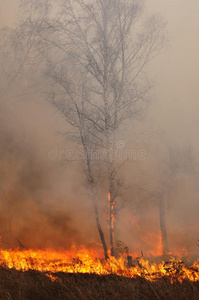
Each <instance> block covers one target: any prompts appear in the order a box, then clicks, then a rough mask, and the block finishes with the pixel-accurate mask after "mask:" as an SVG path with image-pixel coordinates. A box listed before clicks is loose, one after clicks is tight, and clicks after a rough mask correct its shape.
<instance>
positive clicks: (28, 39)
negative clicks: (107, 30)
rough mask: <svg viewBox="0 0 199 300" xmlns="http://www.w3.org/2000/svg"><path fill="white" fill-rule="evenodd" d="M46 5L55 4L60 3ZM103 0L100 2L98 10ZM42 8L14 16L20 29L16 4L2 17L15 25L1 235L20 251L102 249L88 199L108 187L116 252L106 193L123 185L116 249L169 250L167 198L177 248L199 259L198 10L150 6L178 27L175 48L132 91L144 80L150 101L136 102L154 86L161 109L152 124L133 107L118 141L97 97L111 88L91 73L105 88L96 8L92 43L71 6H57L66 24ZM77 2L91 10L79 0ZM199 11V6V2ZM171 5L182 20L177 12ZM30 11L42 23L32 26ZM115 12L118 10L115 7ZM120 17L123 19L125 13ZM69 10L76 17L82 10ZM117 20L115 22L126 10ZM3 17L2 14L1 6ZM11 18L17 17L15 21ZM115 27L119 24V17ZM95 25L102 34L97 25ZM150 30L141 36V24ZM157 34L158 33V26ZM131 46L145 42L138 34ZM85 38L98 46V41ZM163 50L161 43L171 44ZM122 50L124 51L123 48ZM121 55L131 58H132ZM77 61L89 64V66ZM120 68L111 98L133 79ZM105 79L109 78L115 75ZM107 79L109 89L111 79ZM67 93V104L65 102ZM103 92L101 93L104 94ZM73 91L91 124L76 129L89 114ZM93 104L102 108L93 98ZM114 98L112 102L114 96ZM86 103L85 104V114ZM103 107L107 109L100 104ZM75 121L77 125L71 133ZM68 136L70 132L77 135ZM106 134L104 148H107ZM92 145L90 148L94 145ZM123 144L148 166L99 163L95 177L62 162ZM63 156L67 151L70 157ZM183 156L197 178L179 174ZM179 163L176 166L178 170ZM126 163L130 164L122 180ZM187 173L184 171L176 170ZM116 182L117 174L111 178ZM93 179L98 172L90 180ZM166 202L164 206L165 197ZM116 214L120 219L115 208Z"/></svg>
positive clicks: (5, 79)
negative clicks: (164, 243) (163, 243)
mask: <svg viewBox="0 0 199 300" xmlns="http://www.w3.org/2000/svg"><path fill="white" fill-rule="evenodd" d="M3 2H4V1H3ZM3 2H2V3H3ZM44 2H45V3H46V4H48V3H49V4H50V1H44ZM44 2H42V3H44ZM103 2H104V1H102V0H100V1H99V3H103ZM119 2H120V1H119ZM119 2H118V3H119ZM178 2H179V1H178ZM10 3H11V1H10ZM26 3H27V1H23V7H22V8H23V9H25V8H27V7H26V6H25V4H26ZM37 3H38V4H39V1H32V2H31V3H29V4H28V5H29V8H28V9H27V10H26V14H25V12H24V13H23V15H21V16H23V19H22V18H21V17H20V18H21V19H19V17H17V16H16V17H15V22H16V23H12V22H11V20H12V17H11V15H13V17H14V13H13V12H12V10H11V8H9V9H8V10H7V18H6V17H4V18H3V19H2V20H3V21H1V22H2V25H5V24H6V25H7V24H8V25H10V27H7V28H5V27H4V28H2V29H1V41H0V62H1V64H0V68H1V74H0V88H1V90H0V97H1V103H0V105H1V115H0V118H1V119H0V122H1V132H0V139H1V150H0V153H1V157H0V165H1V184H0V186H1V199H2V201H1V204H0V205H1V211H0V215H1V231H0V235H1V236H2V245H3V246H4V247H7V246H12V247H14V246H16V245H17V241H16V239H19V240H21V241H23V243H24V245H26V246H27V247H36V248H37V247H40V248H41V247H44V248H45V247H70V246H71V244H72V242H75V243H76V244H87V245H94V244H96V242H97V243H99V244H100V239H99V237H98V231H99V227H98V231H97V227H96V225H95V223H96V214H95V213H93V206H92V205H91V202H90V193H89V186H90V188H91V190H92V185H93V184H94V185H95V189H97V191H98V192H97V196H96V197H97V210H98V211H99V212H98V215H99V220H100V222H101V225H102V228H103V232H104V233H103V234H104V239H106V241H107V244H108V246H109V245H110V242H109V236H110V233H109V227H110V222H109V223H108V219H109V221H111V220H110V218H111V216H112V212H111V203H110V206H109V208H108V205H109V203H108V197H107V193H110V194H113V193H114V192H113V191H112V190H111V185H112V184H113V182H114V184H116V185H117V186H114V191H116V190H117V188H118V195H119V197H120V201H118V210H117V211H118V214H116V222H115V228H114V231H115V240H116V241H117V240H118V241H122V242H123V243H124V244H125V245H127V246H128V247H129V248H130V250H131V251H137V250H138V251H140V250H143V251H145V252H147V251H150V250H151V248H153V247H152V245H151V244H150V243H151V241H150V239H152V240H156V239H157V243H158V236H159V233H160V229H161V225H160V223H161V222H159V203H163V202H164V205H163V206H164V208H163V210H164V213H163V214H165V216H166V228H167V238H168V244H169V245H168V247H169V250H170V249H175V248H176V249H180V248H182V247H184V248H187V249H188V250H189V249H190V250H192V251H193V252H194V251H197V249H196V241H197V239H198V236H197V227H198V225H199V224H198V223H199V221H198V217H197V212H198V208H199V207H198V201H197V198H198V193H199V191H198V184H197V181H198V175H197V172H198V171H197V170H198V146H199V144H198V141H197V126H198V123H197V122H198V116H197V108H198V102H197V92H198V89H197V80H196V78H197V76H196V66H198V64H199V62H198V60H196V59H198V58H197V56H196V55H194V54H195V53H197V50H198V48H199V46H198V45H199V41H198V40H196V36H197V34H196V33H197V28H198V26H197V22H198V20H197V19H196V18H195V10H192V9H191V8H189V10H187V9H185V6H187V5H186V4H185V2H184V1H183V4H182V6H181V8H180V9H179V7H178V8H177V7H176V6H177V5H175V4H173V6H172V4H170V7H169V4H168V3H167V5H168V6H167V5H166V2H165V4H162V7H161V5H160V4H159V3H157V1H149V2H148V3H147V4H146V9H145V13H146V15H144V17H143V19H144V18H145V17H146V18H147V17H148V16H150V15H151V13H153V12H155V13H156V12H157V11H158V12H160V13H161V15H163V18H164V19H165V20H166V21H168V24H167V27H166V29H165V31H167V32H168V37H169V41H168V45H167V46H166V47H165V48H164V49H163V50H162V52H161V54H160V55H159V56H157V57H156V58H155V60H152V61H151V62H150V64H149V65H147V68H146V73H147V74H149V77H150V78H151V79H152V81H148V79H147V80H146V77H145V73H142V78H141V77H140V78H141V79H142V80H140V81H138V82H136V84H135V85H132V87H133V92H134V91H135V90H136V89H137V90H136V92H137V91H138V90H139V84H141V85H143V86H142V89H140V90H139V91H142V92H143V94H142V95H141V94H140V92H139V93H138V92H137V94H136V95H137V98H139V100H140V99H141V100H145V99H144V98H145V91H147V92H148V90H149V87H151V86H152V85H154V86H155V88H153V89H152V90H150V93H148V95H147V99H150V102H151V104H150V106H149V107H147V109H146V111H145V112H146V114H145V113H144V115H143V114H142V117H143V118H142V117H141V116H139V118H138V120H136V122H132V121H131V120H129V118H130V115H131V114H132V115H133V111H131V108H132V107H131V108H130V106H127V107H128V110H127V112H128V114H129V115H127V118H126V120H125V122H124V123H122V125H121V126H118V127H120V128H117V129H118V131H117V134H116V136H115V135H114V134H115V132H116V131H114V130H112V129H113V128H112V127H113V126H114V122H113V123H111V124H110V131H111V134H109V133H108V134H107V130H106V129H107V128H108V127H106V126H105V127H104V130H101V129H102V128H101V129H100V130H101V133H100V134H101V136H100V135H99V128H100V126H101V125H102V124H103V122H102V121H99V120H100V118H102V116H101V115H100V113H99V112H100V110H101V109H102V107H101V106H100V105H98V104H99V102H98V99H99V98H100V97H101V96H99V95H100V94H102V89H101V87H103V88H104V91H106V88H105V86H103V84H101V87H100V84H99V85H97V84H96V82H94V81H92V80H91V76H90V75H91V74H92V76H93V75H94V78H95V80H98V83H99V82H100V80H101V79H100V76H101V74H100V72H101V70H100V68H99V65H100V64H99V62H97V61H96V55H95V52H94V51H96V48H95V47H94V48H92V49H93V52H92V51H91V52H90V56H88V49H89V50H90V49H91V47H93V46H95V45H100V33H98V35H96V32H95V30H94V29H93V25H92V21H91V20H89V17H88V16H92V14H91V15H89V14H90V13H93V16H95V13H94V11H93V7H92V6H89V7H88V8H89V9H90V12H89V11H87V13H88V16H87V17H86V20H84V19H82V20H81V22H82V24H83V26H84V27H83V28H84V30H85V31H84V32H83V33H82V34H86V33H88V37H89V41H88V40H85V39H84V40H82V39H81V36H80V35H79V32H78V30H77V27H75V26H77V25H78V24H79V23H76V24H74V23H72V21H71V20H72V19H70V20H68V19H67V18H66V17H65V14H64V13H66V12H64V10H62V14H59V10H58V8H57V9H56V13H57V16H58V15H59V19H58V18H57V17H56V14H55V9H54V10H51V11H50V12H49V13H48V7H46V8H45V9H43V8H44V7H43V8H42V9H41V7H40V6H38V10H35V11H34V9H33V5H34V4H37ZM67 3H69V2H68V1H67ZM77 3H83V2H82V1H77ZM110 3H111V1H110ZM135 3H137V2H135ZM139 3H140V2H139ZM63 4H65V9H66V7H67V6H66V2H65V3H64V1H63ZM6 5H9V4H0V10H1V9H2V6H3V9H5V8H6ZM139 5H140V4H139ZM139 5H138V8H139V9H140V6H139ZM179 5H180V4H179ZM183 5H184V6H183ZM195 5H196V6H197V9H199V7H198V4H195ZM31 6H32V8H31ZM171 7H172V9H173V10H174V12H175V13H174V12H172V10H171ZM31 9H32V13H33V14H32V17H33V19H32V20H31V19H30V18H29V19H28V14H29V13H30V12H31ZM67 9H69V8H67ZM83 9H84V8H83ZM114 9H117V7H116V8H114ZM139 9H138V11H137V12H136V13H137V14H138V19H139V18H141V15H140V10H139ZM177 9H179V11H180V10H182V14H181V15H180V16H179V17H178V18H177V19H175V20H174V16H175V14H176V10H177ZM49 10H50V7H49ZM105 11H106V12H107V14H108V13H109V12H108V10H105ZM118 11H119V12H120V13H121V11H122V9H121V8H120V9H119V10H118ZM185 11H186V12H187V14H188V15H189V16H191V17H192V21H188V20H185V19H186V18H185V16H186V14H185ZM9 12H10V14H9ZM70 12H71V15H70V16H72V17H73V21H74V20H75V19H74V15H72V10H71V11H70ZM67 13H68V11H67ZM111 13H112V14H113V15H115V11H114V13H113V12H111ZM1 15H3V12H2V10H1ZM26 16H27V19H26ZM91 19H92V18H91ZM6 20H8V22H7V23H6ZM24 20H26V21H25V22H24ZM108 20H109V21H110V17H109V19H108ZM139 20H140V19H139ZM194 20H195V21H194ZM69 21H70V22H71V23H70V22H69ZM183 21H184V22H183ZM67 22H69V24H70V26H71V27H70V34H68V32H66V31H64V30H65V26H66V28H69V25H68V27H67ZM111 22H116V20H115V19H114V18H112V19H111ZM111 22H110V24H112V23H111ZM82 24H81V26H82ZM139 24H141V23H139ZM151 24H152V23H150V25H151ZM155 24H156V23H153V26H154V27H153V31H151V33H155V31H154V30H156V29H158V30H160V29H161V28H160V27H158V28H155ZM182 24H183V25H184V26H183V27H182ZM63 25H64V26H63ZM91 25H92V27H89V26H91ZM139 26H140V25H138V29H140V28H141V27H139ZM90 28H91V29H90ZM114 28H116V27H115V26H114ZM147 29H148V30H149V26H147ZM136 30H137V29H136ZM189 30H190V32H191V34H190V35H189ZM89 31H90V32H89ZM144 32H145V31H144ZM149 32H150V30H149ZM117 33H118V31H117V30H115V33H114V29H113V34H115V36H114V38H113V39H112V41H113V42H115V41H116V40H119V38H118V36H117ZM92 34H93V35H94V36H95V35H96V41H95V42H93V41H91V40H92V38H91V37H92ZM75 35H77V36H78V38H77V40H76V41H74V39H75ZM66 36H67V38H68V40H67V39H66ZM148 37H149V36H148ZM194 37H195V38H194ZM140 39H141V36H140ZM66 40H67V43H68V44H67V43H66V42H65V41H66ZM132 40H133V41H134V39H133V36H132ZM156 40H157V39H156ZM85 41H88V42H89V45H87V44H86V43H85ZM109 42H111V39H109ZM76 43H77V44H76ZM138 43H139V39H138ZM136 45H137V44H136ZM158 45H159V46H161V42H160V41H159V44H158ZM184 45H186V47H184ZM191 45H192V49H191ZM131 47H132V45H131ZM79 49H81V51H80V52H78V50H79ZM104 49H105V48H104ZM131 49H132V48H131ZM145 49H146V48H145ZM156 49H157V48H156ZM105 50H106V49H105ZM105 50H104V51H105ZM117 50H118V52H119V51H121V52H120V53H122V47H121V48H119V42H118V45H117ZM157 50H159V49H157ZM135 51H136V50H135ZM157 52H159V51H157ZM85 53H86V55H85ZM103 53H105V52H103ZM146 53H147V52H146ZM114 54H115V49H114V51H113V53H110V58H111V60H112V65H113V66H114V67H117V66H118V61H117V58H118V57H117V56H116V57H115V58H114ZM118 55H119V57H120V58H121V57H122V55H121V54H118ZM104 57H105V56H104ZM99 58H101V57H100V56H99ZM186 58H187V59H186ZM77 59H79V62H78V63H77ZM114 59H115V62H116V61H117V64H116V65H114ZM136 59H137V60H136V62H137V61H139V59H140V61H139V62H140V63H142V62H141V59H145V54H144V53H142V55H141V56H138V57H137V58H136ZM121 61H122V60H121ZM79 64H81V66H82V67H81V68H80V65H79ZM136 67H137V65H136ZM136 67H135V68H136ZM118 70H119V69H114V71H113V72H112V74H113V75H114V76H112V77H111V79H110V82H111V83H110V85H109V87H107V90H108V89H109V88H110V87H111V89H112V90H111V89H110V90H111V92H110V93H112V94H114V92H115V94H118V91H119V89H118V82H119V83H120V84H121V81H122V80H121V77H119V76H118V77H117V76H116V73H117V71H118ZM125 72H127V74H126V78H128V80H131V78H130V71H129V70H127V71H125ZM128 72H129V73H128ZM117 75H118V73H117ZM102 78H105V74H104V77H103V76H102ZM114 80H115V82H113V81H114ZM105 82H106V83H107V82H108V80H107V78H105V81H104V83H105ZM129 82H130V81H129ZM143 82H145V83H146V84H143ZM60 86H62V89H60ZM77 88H78V89H79V90H78V89H77ZM63 90H64V93H65V97H66V98H65V99H67V105H65V104H64V105H63V101H64V100H63V94H62V92H63ZM77 91H78V93H77ZM120 91H121V89H120ZM80 92H81V97H80V95H79V94H80ZM125 92H126V95H127V94H128V96H126V95H125V97H124V99H125V100H126V101H128V100H127V99H130V98H131V93H130V89H129V90H126V91H125ZM97 93H98V96H96V95H97ZM74 94H76V96H75V97H76V98H75V104H78V106H76V107H77V108H78V110H77V111H79V112H80V115H81V116H84V120H82V118H81V128H80V127H78V126H77V123H78V122H77V116H78V115H77V111H76V114H75V110H74V102H73V101H74ZM77 94H78V95H77ZM94 95H95V96H94ZM128 97H129V98H128ZM102 98H103V97H102ZM105 98H106V97H104V99H105ZM121 98H122V95H119V96H118V99H121ZM135 98H136V97H135V96H134V99H135ZM47 99H48V100H49V99H51V102H53V103H54V104H55V105H56V107H57V108H58V110H59V111H61V112H62V113H63V116H61V115H60V113H58V112H55V109H54V108H53V106H50V105H49V103H48V101H47ZM69 99H71V101H70V100H69ZM88 99H89V101H88ZM94 99H97V100H95V101H94ZM110 99H111V100H112V99H113V97H112V98H110ZM115 99H117V97H116V98H115ZM86 101H87V102H86ZM82 103H84V105H85V107H82V106H81V107H80V105H82ZM123 103H124V102H123ZM126 103H127V102H126ZM91 105H92V109H91ZM96 105H97V107H95V108H94V106H96ZM65 108H66V110H65ZM80 108H81V110H80ZM142 108H143V107H142V105H139V109H137V107H136V108H135V107H134V109H135V111H136V112H137V111H138V110H142ZM112 112H113V110H112V111H111V110H110V111H109V109H108V111H107V112H106V113H107V114H106V113H105V114H106V116H107V118H106V116H105V118H104V120H103V121H104V122H106V121H107V122H108V116H109V115H110V113H112ZM60 116H61V117H60ZM120 117H121V116H120ZM66 119H67V121H69V123H70V125H72V126H70V125H68V122H66ZM102 119H103V118H102ZM85 120H86V121H85ZM88 120H90V122H92V123H93V122H95V126H91V124H90V123H89V122H88ZM133 120H134V118H133ZM82 122H83V123H82ZM78 124H80V123H78ZM107 124H108V123H107ZM107 124H106V125H107ZM111 126H112V127H111ZM116 127H117V126H116ZM77 128H78V130H79V131H78V130H77ZM82 128H83V135H82V136H81V134H80V133H81V132H82V131H81V130H80V129H82ZM108 130H109V129H108ZM77 131H78V132H79V133H78V134H79V136H78V135H77ZM66 132H69V134H67V135H66V134H65V133H66ZM86 132H87V133H86ZM88 132H89V134H88ZM85 133H86V134H85ZM112 133H113V134H112ZM91 135H92V138H91ZM94 136H97V138H94ZM79 138H80V139H79ZM81 138H83V140H82V139H81ZM99 138H100V139H101V140H100V143H99V145H97V139H99ZM82 141H85V143H84V144H83V143H82ZM119 141H120V142H121V141H123V142H124V148H122V149H121V152H122V151H123V152H124V151H125V150H127V151H134V153H136V155H137V157H138V154H139V153H140V152H141V151H144V153H145V156H144V158H145V159H144V160H142V159H129V160H127V161H126V163H125V164H123V163H122V161H121V160H120V159H119V160H112V161H110V160H109V159H108V160H106V161H102V162H99V161H94V160H92V159H90V162H89V163H90V164H91V165H92V166H91V168H92V170H93V172H91V173H92V174H91V173H89V172H90V171H89V170H88V161H85V160H81V159H80V160H78V159H77V157H75V159H74V161H72V162H71V161H68V160H64V162H63V159H62V160H61V159H59V158H60V157H62V158H65V153H66V151H72V152H73V155H74V153H76V151H78V150H80V149H81V147H82V145H84V146H86V148H85V147H84V151H90V150H93V149H94V150H95V151H99V152H100V153H102V152H103V151H114V150H115V149H114V147H117V146H116V145H117V142H119ZM103 143H104V144H103ZM93 144H95V148H93ZM107 146H110V148H111V149H108V148H107ZM122 147H123V146H122ZM55 149H57V150H55ZM86 149H87V150H86ZM171 149H173V150H171ZM179 149H181V150H179ZM183 149H184V150H183ZM186 149H192V150H191V152H193V154H190V153H191V152H190V151H188V150H187V151H188V152H189V153H188V152H186ZM62 150H63V151H64V152H63V153H62V155H61V154H60V153H61V152H60V151H62ZM116 150H118V149H117V148H116ZM50 151H51V153H53V154H54V157H53V159H52V157H49V152H50ZM56 151H57V152H56ZM55 152H56V153H55ZM123 152H122V153H123ZM176 153H177V154H176ZM183 153H184V154H183ZM59 154H60V157H59ZM84 154H85V152H84ZM189 154H190V155H189ZM176 156H177V159H176ZM188 156H189V157H188ZM179 157H181V159H179ZM183 157H185V160H184V164H186V162H185V161H187V164H188V165H192V164H193V163H192V161H190V160H192V157H194V158H193V159H194V165H195V170H194V171H193V172H190V171H189V172H188V171H187V170H188V168H186V167H185V166H184V167H178V166H177V167H175V166H176V163H177V165H180V164H181V165H182V164H183V162H182V161H183ZM171 160H172V161H175V162H176V163H175V166H174V165H173V163H171ZM113 162H114V164H113ZM115 163H116V164H115ZM120 165H121V167H120ZM82 167H83V170H84V173H85V175H86V177H85V176H84V174H83V171H82ZM118 167H120V168H119V171H118V173H117V172H116V170H117V168H118ZM106 168H107V169H106ZM176 168H177V169H178V171H177V172H175V170H176ZM105 169H106V171H105ZM174 169H175V170H174ZM109 172H110V173H109ZM170 173H172V174H174V173H175V175H172V176H171V175H170ZM93 174H94V175H93ZM111 174H112V175H113V174H114V176H115V177H114V178H113V177H111ZM90 175H92V176H91V177H89V176H90ZM92 177H93V178H92ZM85 178H87V180H85ZM108 178H109V180H108ZM111 178H112V183H111V180H110V179H111ZM168 178H169V180H168ZM108 182H109V183H108ZM123 183H125V184H123ZM120 188H121V189H120ZM111 197H113V200H111V201H112V204H113V206H114V205H115V200H116V199H115V198H116V197H114V196H113V195H111ZM161 197H162V198H163V202H161V201H160V199H161ZM94 203H95V201H94ZM113 206H112V207H113ZM120 207H122V209H120ZM113 210H114V213H116V209H115V207H114V209H113ZM160 215H161V213H160ZM108 216H109V217H108ZM163 219H164V218H163ZM184 220H189V222H188V223H187V224H186V222H185V221H184ZM163 227H164V226H163ZM149 232H151V233H152V237H151V236H149ZM182 232H184V234H182ZM30 236H31V238H30ZM99 247H100V246H99ZM166 248H167V247H166Z"/></svg>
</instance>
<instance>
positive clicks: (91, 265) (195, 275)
mask: <svg viewBox="0 0 199 300" xmlns="http://www.w3.org/2000/svg"><path fill="white" fill-rule="evenodd" d="M97 255H98V254H97V253H96V252H95V250H88V249H86V248H84V247H81V248H80V249H79V250H76V248H75V247H73V248H72V249H71V250H70V251H60V252H59V251H58V252H57V251H54V250H43V251H42V250H24V251H19V250H2V251H1V252H0V264H1V265H2V266H6V267H8V268H15V269H16V270H23V271H28V270H30V269H31V270H38V271H41V272H49V273H56V272H65V273H95V274H99V275H108V274H115V275H120V276H126V277H131V278H134V277H138V276H141V277H144V278H145V279H147V280H150V281H154V280H157V279H159V278H161V277H165V276H168V277H169V278H170V280H171V282H173V281H175V280H178V281H180V282H182V281H183V280H184V279H189V280H190V281H198V280H199V261H196V262H195V263H194V264H193V265H192V267H190V268H188V267H186V266H185V264H184V263H183V262H182V261H181V260H180V259H179V258H178V259H174V258H172V259H171V260H170V261H169V262H167V263H165V262H163V261H162V262H161V263H150V262H149V260H145V259H144V258H141V259H139V260H137V264H133V265H132V266H131V267H128V266H127V262H126V259H125V257H119V258H117V259H116V258H114V257H110V258H109V259H108V260H106V261H105V260H102V259H100V258H96V257H97Z"/></svg>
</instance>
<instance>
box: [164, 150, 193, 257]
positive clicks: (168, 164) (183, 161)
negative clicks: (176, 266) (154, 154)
mask: <svg viewBox="0 0 199 300" xmlns="http://www.w3.org/2000/svg"><path fill="white" fill-rule="evenodd" d="M195 168H196V163H195V157H194V154H193V149H192V147H191V146H187V145H185V146H181V147H180V146H175V147H170V148H169V149H168V155H167V157H166V159H165V166H164V171H163V174H164V180H163V182H162V185H161V191H160V192H159V193H158V198H159V219H160V231H161V237H162V250H163V254H167V253H168V252H169V245H168V235H167V226H166V197H165V196H166V195H168V194H169V192H170V189H171V184H172V182H173V181H174V180H175V178H176V176H177V175H178V174H180V173H184V174H191V173H195V170H196V169H195Z"/></svg>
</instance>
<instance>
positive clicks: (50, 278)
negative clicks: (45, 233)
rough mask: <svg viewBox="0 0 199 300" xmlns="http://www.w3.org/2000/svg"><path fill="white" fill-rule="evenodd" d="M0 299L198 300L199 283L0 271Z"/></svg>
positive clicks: (94, 275) (3, 269) (112, 276)
mask: <svg viewBox="0 0 199 300" xmlns="http://www.w3.org/2000/svg"><path fill="white" fill-rule="evenodd" d="M0 299H5V300H6V299H9V300H10V299H13V300H15V299H20V300H36V299H37V300H51V299H52V300H54V299H56V300H58V299H59V300H62V299H71V300H73V299H84V300H85V299H88V300H93V299H96V300H98V299H103V300H108V299H135V300H138V299H139V300H144V299H172V300H174V299H187V300H192V299H193V300H196V299H199V282H191V281H189V280H183V282H182V283H180V282H173V283H171V281H170V279H169V278H168V277H163V278H161V279H158V280H156V281H155V282H150V281H148V280H146V279H144V278H141V277H137V278H133V279H131V278H127V277H122V276H117V275H96V274H74V273H71V274H67V273H63V272H59V273H54V274H49V273H44V272H39V271H34V270H29V271H25V272H23V271H17V270H15V269H8V268H5V267H1V268H0Z"/></svg>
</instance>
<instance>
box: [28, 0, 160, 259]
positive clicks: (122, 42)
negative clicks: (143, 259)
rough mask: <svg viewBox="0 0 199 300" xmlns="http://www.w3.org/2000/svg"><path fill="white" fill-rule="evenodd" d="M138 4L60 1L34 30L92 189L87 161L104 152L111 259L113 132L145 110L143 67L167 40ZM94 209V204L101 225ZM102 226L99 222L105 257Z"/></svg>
mask: <svg viewBox="0 0 199 300" xmlns="http://www.w3.org/2000/svg"><path fill="white" fill-rule="evenodd" d="M49 2H50V1H47V0H46V1H45V2H44V3H46V4H49ZM39 3H40V4H41V1H39V0H37V1H36V0H35V1H33V4H32V5H35V7H39V5H40V4H39ZM51 4H52V3H51ZM143 4H144V3H143V1H137V0H133V1H128V0H123V1H122V0H97V1H93V0H91V1H89V0H75V1H71V0H67V1H66V0H61V1H59V2H58V3H56V4H54V9H53V10H52V11H54V12H56V17H54V15H55V13H54V15H53V13H49V15H48V18H44V19H43V20H42V19H41V20H40V22H37V26H36V27H37V36H38V39H39V40H40V43H39V48H38V50H39V52H40V53H41V54H42V56H43V57H44V58H45V60H46V62H47V66H48V69H47V72H46V74H47V75H48V77H49V78H50V80H51V83H52V86H53V87H52V89H53V93H52V97H51V101H52V103H53V104H54V105H55V106H56V108H57V109H58V110H59V111H60V112H61V113H62V114H63V115H64V116H65V118H66V120H67V122H69V123H70V125H71V126H72V127H73V128H75V129H76V130H77V132H76V136H78V140H79V141H80V144H81V146H82V149H83V151H84V154H85V157H86V158H85V161H83V169H84V171H85V174H86V178H87V180H88V183H89V185H90V187H91V189H92V190H93V189H94V187H95V188H96V183H97V180H96V179H95V178H96V174H97V177H99V168H98V167H99V160H93V159H88V153H89V152H90V151H97V152H98V154H99V153H100V154H103V155H102V157H103V159H101V161H100V166H101V168H103V174H104V175H106V178H107V186H108V188H107V192H108V193H107V194H109V197H110V198H109V201H110V203H109V227H110V228H109V229H110V247H111V255H114V215H115V211H116V208H117V201H118V198H119V196H120V195H121V188H122V183H123V181H122V178H121V176H120V173H119V169H120V164H119V163H118V160H116V159H115V156H114V153H115V151H116V150H117V142H118V132H119V129H120V128H121V126H123V125H124V124H125V121H126V120H129V119H133V120H134V119H136V118H137V117H138V116H140V114H141V113H142V111H143V109H144V107H145V104H146V100H147V94H148V91H149V89H150V87H151V84H150V83H149V81H148V79H147V76H146V74H145V72H144V68H145V67H146V65H147V64H148V63H149V62H150V61H151V59H153V58H154V57H155V56H156V55H157V54H158V53H159V51H160V49H161V48H162V46H163V43H164V34H163V28H164V24H163V22H162V21H161V19H160V18H159V17H158V16H154V15H153V16H150V17H149V18H146V19H145V20H143V19H144V5H143ZM52 5H53V4H52ZM29 19H30V18H29ZM30 22H31V24H32V26H35V25H34V22H33V20H31V19H30ZM94 199H95V197H94ZM96 207H97V206H96V205H95V201H94V208H95V215H96V221H97V224H98V223H99V221H98V217H97V216H98V211H97V208H96ZM100 228H101V226H99V224H98V230H99V233H100V237H101V241H102V244H103V246H104V251H105V256H106V253H107V247H106V246H105V243H104V242H103V240H104V237H103V234H102V231H101V229H100Z"/></svg>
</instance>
